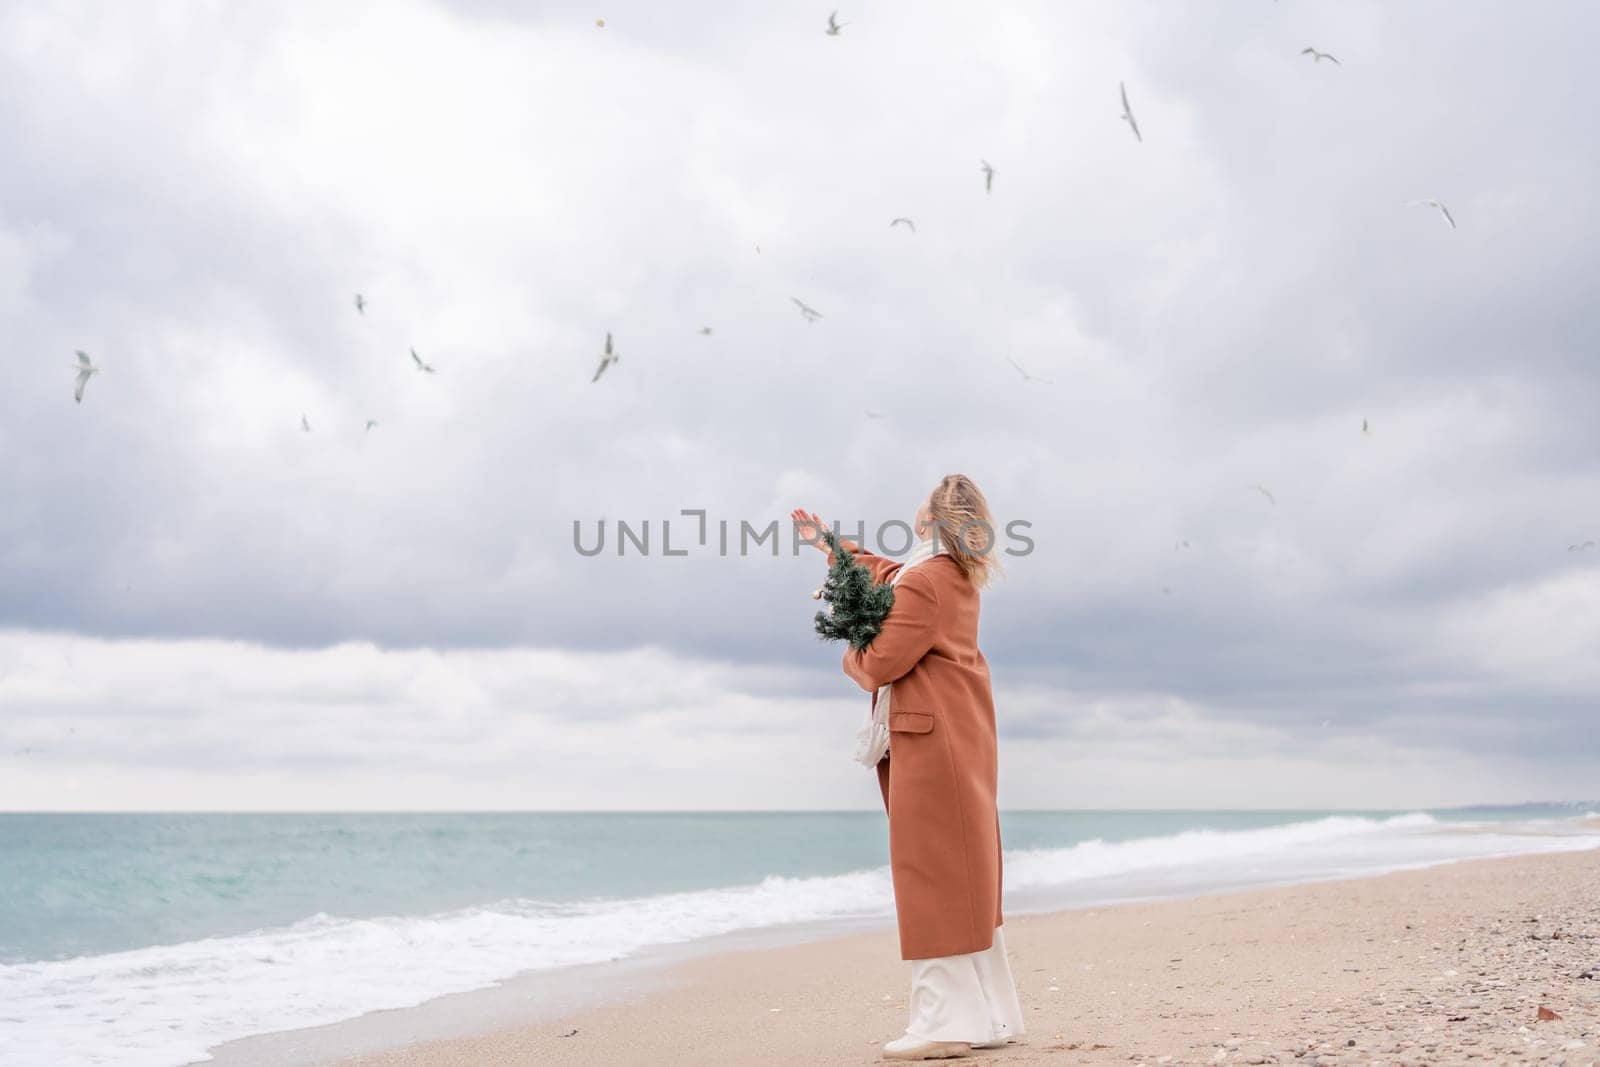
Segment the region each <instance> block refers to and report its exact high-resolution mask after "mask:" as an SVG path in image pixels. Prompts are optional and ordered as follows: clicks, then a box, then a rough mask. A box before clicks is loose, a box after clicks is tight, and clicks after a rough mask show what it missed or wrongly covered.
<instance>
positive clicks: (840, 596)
mask: <svg viewBox="0 0 1600 1067" xmlns="http://www.w3.org/2000/svg"><path fill="white" fill-rule="evenodd" d="M822 540H823V542H824V543H825V544H826V545H827V546H828V547H829V548H830V549H832V550H833V563H832V564H830V565H829V567H828V580H827V581H825V582H823V583H822V588H821V589H819V590H817V592H816V594H813V595H816V596H819V597H820V599H823V600H826V601H827V602H828V610H827V611H819V612H817V619H816V622H817V636H819V637H821V638H822V639H823V640H824V641H848V642H850V647H851V648H853V649H855V650H856V651H857V652H859V651H861V650H862V649H864V648H866V647H867V646H868V645H870V644H872V639H873V638H874V637H877V636H878V631H880V630H882V629H883V620H884V617H885V616H887V615H888V614H889V608H890V607H892V606H893V605H894V587H893V586H890V585H879V584H878V583H876V582H874V581H873V580H872V572H871V571H869V570H867V568H865V567H863V566H862V565H861V564H859V563H857V562H856V557H855V556H854V555H852V554H851V553H850V552H848V551H847V550H845V549H844V548H843V547H842V546H841V545H840V544H839V537H838V535H837V534H835V533H833V532H832V531H831V530H824V531H823V532H822Z"/></svg>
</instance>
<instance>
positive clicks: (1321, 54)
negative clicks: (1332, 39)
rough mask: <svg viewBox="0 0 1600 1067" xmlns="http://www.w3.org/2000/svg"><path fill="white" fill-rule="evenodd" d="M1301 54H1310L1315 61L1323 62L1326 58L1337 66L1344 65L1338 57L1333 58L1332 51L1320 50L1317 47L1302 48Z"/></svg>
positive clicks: (1312, 60)
mask: <svg viewBox="0 0 1600 1067" xmlns="http://www.w3.org/2000/svg"><path fill="white" fill-rule="evenodd" d="M1300 54H1301V55H1303V56H1310V57H1311V62H1313V63H1321V62H1322V61H1323V60H1324V59H1326V60H1328V61H1329V62H1331V63H1332V64H1333V65H1334V66H1336V67H1337V66H1341V65H1342V64H1341V63H1340V62H1339V61H1338V60H1337V59H1334V58H1333V53H1332V52H1319V51H1317V50H1316V49H1315V48H1302V49H1300Z"/></svg>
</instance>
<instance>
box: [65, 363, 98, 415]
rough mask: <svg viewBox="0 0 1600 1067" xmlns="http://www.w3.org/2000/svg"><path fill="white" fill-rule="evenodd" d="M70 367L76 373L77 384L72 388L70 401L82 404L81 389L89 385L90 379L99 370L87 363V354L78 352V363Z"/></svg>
mask: <svg viewBox="0 0 1600 1067" xmlns="http://www.w3.org/2000/svg"><path fill="white" fill-rule="evenodd" d="M72 367H73V369H74V370H76V371H77V372H78V384H77V385H76V386H74V387H73V390H72V399H73V400H74V401H76V402H77V403H79V404H81V403H83V387H84V386H86V385H88V384H89V379H90V378H93V377H94V376H95V375H96V374H99V373H100V368H99V367H96V366H95V365H94V364H93V363H90V362H89V354H88V353H87V352H79V353H78V362H76V363H74V364H73V365H72Z"/></svg>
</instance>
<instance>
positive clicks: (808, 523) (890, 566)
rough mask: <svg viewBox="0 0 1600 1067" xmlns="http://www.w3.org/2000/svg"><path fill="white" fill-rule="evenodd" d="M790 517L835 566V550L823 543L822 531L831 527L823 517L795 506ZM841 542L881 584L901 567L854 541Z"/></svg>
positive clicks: (893, 560) (797, 528)
mask: <svg viewBox="0 0 1600 1067" xmlns="http://www.w3.org/2000/svg"><path fill="white" fill-rule="evenodd" d="M789 518H791V519H793V520H794V525H795V528H796V530H797V531H798V532H799V534H800V537H801V539H802V540H804V541H806V542H808V543H810V544H812V545H814V546H815V547H816V548H817V550H818V551H820V552H822V553H824V554H825V555H826V556H827V557H828V566H830V567H831V566H833V551H832V550H831V549H830V548H828V546H827V545H825V544H823V543H822V531H824V530H826V529H828V528H829V527H828V524H827V523H825V522H823V521H822V517H821V516H820V515H818V514H817V513H816V512H814V511H806V510H804V509H803V508H795V509H794V510H793V511H791V512H789ZM839 544H840V546H842V547H843V548H844V550H845V551H847V552H849V553H850V554H851V555H852V556H854V557H855V558H856V561H857V562H859V563H860V564H861V565H862V566H863V567H865V568H867V573H868V574H870V575H872V580H873V581H875V582H877V583H878V584H879V585H882V584H883V583H884V582H887V581H889V580H890V579H892V578H893V577H894V575H895V572H896V571H898V570H899V569H900V567H901V563H900V561H899V560H897V559H889V558H887V557H885V556H879V555H876V554H875V553H872V552H868V551H867V550H866V549H864V548H862V547H861V546H860V545H858V544H856V543H855V542H854V541H846V540H844V539H843V538H840V539H839Z"/></svg>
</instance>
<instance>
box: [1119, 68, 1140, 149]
mask: <svg viewBox="0 0 1600 1067" xmlns="http://www.w3.org/2000/svg"><path fill="white" fill-rule="evenodd" d="M1117 91H1118V92H1120V93H1121V94H1122V118H1123V121H1125V122H1127V124H1128V125H1129V126H1132V127H1133V135H1134V136H1135V137H1137V138H1138V139H1139V143H1140V144H1144V135H1143V134H1142V133H1140V132H1139V123H1138V122H1137V121H1135V120H1134V117H1133V108H1131V107H1129V106H1128V87H1127V86H1126V85H1123V84H1122V83H1121V82H1118V83H1117Z"/></svg>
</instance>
